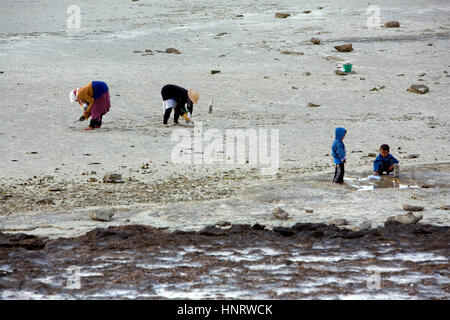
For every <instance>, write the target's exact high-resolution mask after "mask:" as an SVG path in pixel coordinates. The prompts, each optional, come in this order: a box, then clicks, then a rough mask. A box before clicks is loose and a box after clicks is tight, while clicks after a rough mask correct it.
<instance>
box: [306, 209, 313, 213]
mask: <svg viewBox="0 0 450 320" xmlns="http://www.w3.org/2000/svg"><path fill="white" fill-rule="evenodd" d="M305 212H306V213H313V212H314V210H313V209H305Z"/></svg>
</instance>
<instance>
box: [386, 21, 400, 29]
mask: <svg viewBox="0 0 450 320" xmlns="http://www.w3.org/2000/svg"><path fill="white" fill-rule="evenodd" d="M384 26H385V27H386V28H400V22H398V21H386V22H385V23H384Z"/></svg>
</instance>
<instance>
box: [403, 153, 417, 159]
mask: <svg viewBox="0 0 450 320" xmlns="http://www.w3.org/2000/svg"><path fill="white" fill-rule="evenodd" d="M418 157H419V155H418V154H417V153H413V154H409V155H407V156H406V158H407V159H416V158H418Z"/></svg>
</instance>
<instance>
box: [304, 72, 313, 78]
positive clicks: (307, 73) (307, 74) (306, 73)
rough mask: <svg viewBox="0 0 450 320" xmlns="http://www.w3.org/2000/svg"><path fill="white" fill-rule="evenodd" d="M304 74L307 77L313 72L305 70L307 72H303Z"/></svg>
mask: <svg viewBox="0 0 450 320" xmlns="http://www.w3.org/2000/svg"><path fill="white" fill-rule="evenodd" d="M303 75H304V76H305V77H307V76H310V75H311V72H308V71H307V72H305V73H303Z"/></svg>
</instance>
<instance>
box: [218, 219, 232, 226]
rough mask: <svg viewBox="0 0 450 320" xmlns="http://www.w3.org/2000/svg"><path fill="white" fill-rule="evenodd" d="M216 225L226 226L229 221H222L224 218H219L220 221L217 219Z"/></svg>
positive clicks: (229, 223) (228, 224)
mask: <svg viewBox="0 0 450 320" xmlns="http://www.w3.org/2000/svg"><path fill="white" fill-rule="evenodd" d="M216 226H219V227H228V226H231V222H229V221H224V220H220V221H217V223H216Z"/></svg>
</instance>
